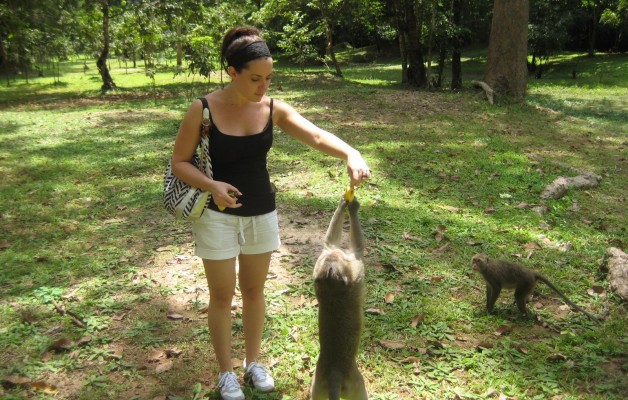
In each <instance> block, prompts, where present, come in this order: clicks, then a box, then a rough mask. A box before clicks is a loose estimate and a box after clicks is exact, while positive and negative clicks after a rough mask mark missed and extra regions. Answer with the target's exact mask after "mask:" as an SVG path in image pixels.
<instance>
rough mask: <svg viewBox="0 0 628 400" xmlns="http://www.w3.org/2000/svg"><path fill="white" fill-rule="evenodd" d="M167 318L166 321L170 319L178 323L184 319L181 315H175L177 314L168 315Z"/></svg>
mask: <svg viewBox="0 0 628 400" xmlns="http://www.w3.org/2000/svg"><path fill="white" fill-rule="evenodd" d="M167 318H168V319H172V320H174V321H179V320H182V319H185V317H184V316H183V315H181V314H177V313H172V314H168V315H167Z"/></svg>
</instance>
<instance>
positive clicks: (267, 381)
mask: <svg viewBox="0 0 628 400" xmlns="http://www.w3.org/2000/svg"><path fill="white" fill-rule="evenodd" d="M244 380H245V381H247V382H253V386H255V389H257V390H259V391H260V392H272V391H273V390H275V380H274V379H273V377H272V376H270V372H269V371H268V368H266V367H265V366H264V365H262V364H259V363H256V362H252V363H250V364H248V365H247V364H246V360H245V361H244Z"/></svg>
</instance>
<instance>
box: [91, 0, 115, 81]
mask: <svg viewBox="0 0 628 400" xmlns="http://www.w3.org/2000/svg"><path fill="white" fill-rule="evenodd" d="M100 3H101V4H102V33H103V42H104V43H103V48H102V51H101V53H100V57H98V61H97V62H96V66H97V67H98V72H99V73H100V77H101V78H102V87H101V89H102V91H103V92H106V91H108V90H111V89H113V88H115V87H116V84H115V83H114V82H113V78H111V74H109V68H108V67H107V57H108V56H109V2H108V1H107V0H100Z"/></svg>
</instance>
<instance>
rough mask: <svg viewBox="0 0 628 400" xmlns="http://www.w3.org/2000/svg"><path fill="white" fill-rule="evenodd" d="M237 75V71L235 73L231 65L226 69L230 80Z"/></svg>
mask: <svg viewBox="0 0 628 400" xmlns="http://www.w3.org/2000/svg"><path fill="white" fill-rule="evenodd" d="M237 73H238V71H236V69H235V67H233V66H232V65H230V66H228V67H227V74H229V76H230V77H231V79H233V78H235V76H236V74H237Z"/></svg>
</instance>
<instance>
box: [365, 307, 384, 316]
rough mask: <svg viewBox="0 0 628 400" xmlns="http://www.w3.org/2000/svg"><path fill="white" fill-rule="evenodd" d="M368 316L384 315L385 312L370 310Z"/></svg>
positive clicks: (376, 309)
mask: <svg viewBox="0 0 628 400" xmlns="http://www.w3.org/2000/svg"><path fill="white" fill-rule="evenodd" d="M366 313H367V314H370V315H384V314H385V313H384V311H382V310H380V309H379V308H369V309H367V310H366Z"/></svg>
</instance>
